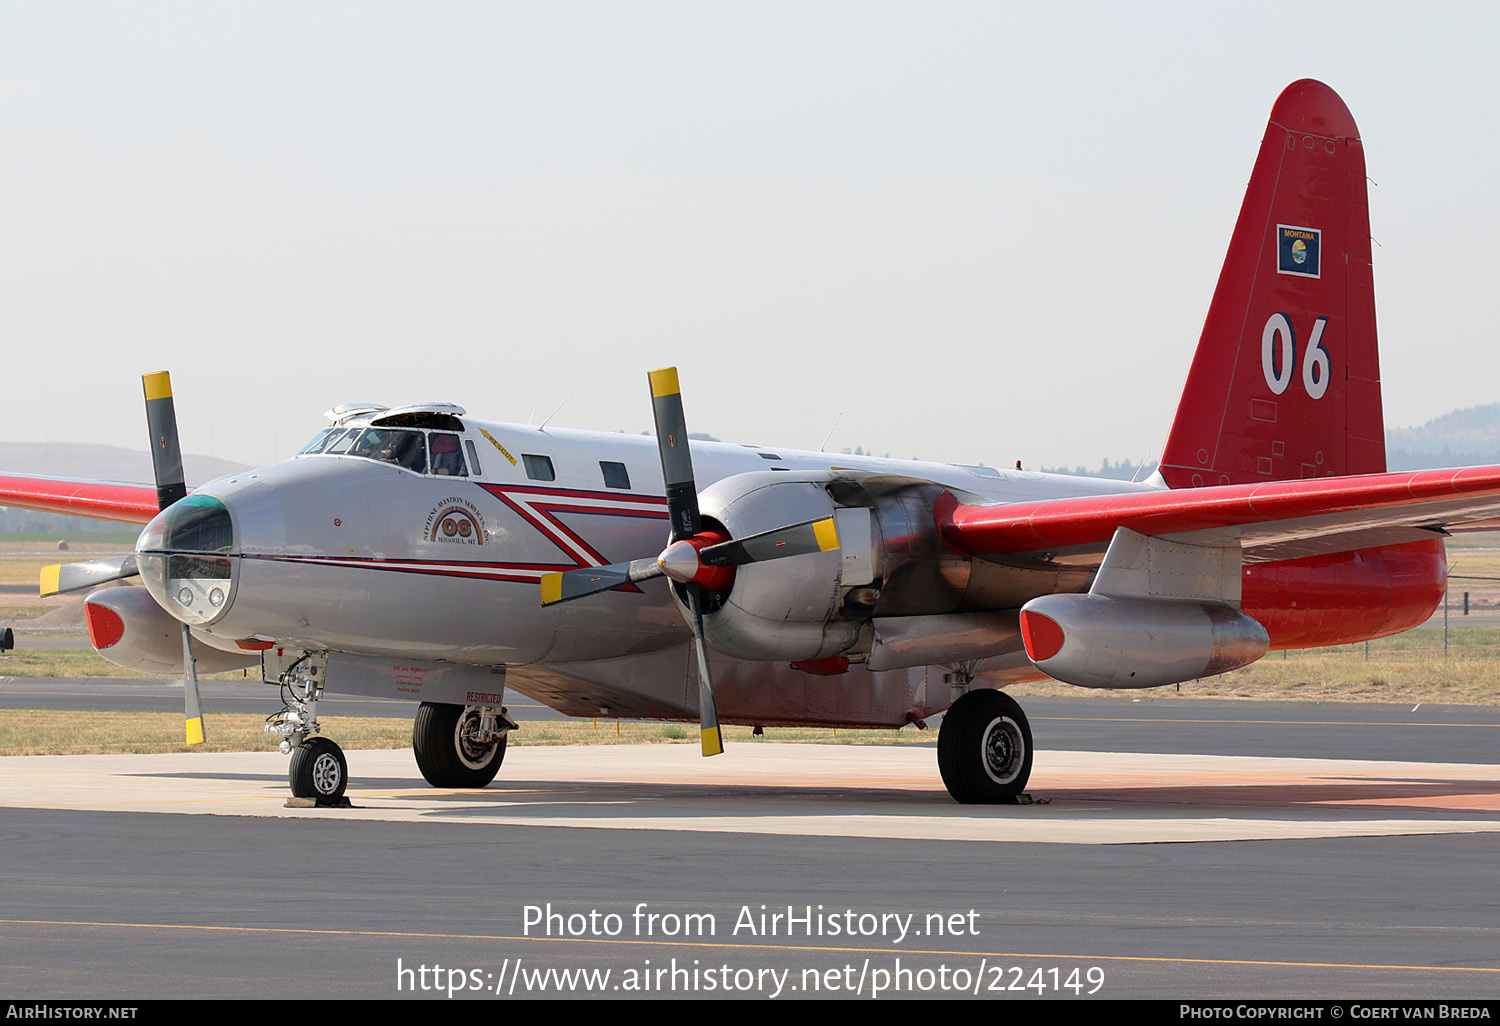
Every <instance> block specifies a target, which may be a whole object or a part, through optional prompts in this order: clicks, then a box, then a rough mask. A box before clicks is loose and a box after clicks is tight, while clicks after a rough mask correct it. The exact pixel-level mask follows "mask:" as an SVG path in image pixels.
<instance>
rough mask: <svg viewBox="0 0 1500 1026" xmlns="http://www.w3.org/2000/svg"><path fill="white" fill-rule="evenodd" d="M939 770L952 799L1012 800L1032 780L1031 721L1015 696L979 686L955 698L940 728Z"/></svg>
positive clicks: (975, 802) (978, 802) (989, 802)
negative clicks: (1029, 721) (1028, 720)
mask: <svg viewBox="0 0 1500 1026" xmlns="http://www.w3.org/2000/svg"><path fill="white" fill-rule="evenodd" d="M938 771H939V772H940V773H942V775H943V783H944V784H945V785H947V787H948V793H949V794H951V795H952V796H953V798H954V800H955V801H959V802H962V803H964V804H965V805H996V804H1001V803H1008V802H1014V801H1015V800H1016V798H1018V797H1019V796H1020V795H1022V794H1024V793H1025V791H1026V783H1027V781H1028V780H1030V779H1031V724H1029V723H1027V722H1026V714H1025V713H1023V712H1022V711H1021V706H1020V705H1019V704H1018V703H1017V702H1016V700H1015V699H1014V698H1011V697H1010V696H1009V695H1007V694H1005V692H1003V691H995V690H993V689H990V688H982V689H979V690H977V691H969V692H967V693H965V694H964V695H963V696H962V697H960V698H959V700H958V701H957V702H954V703H953V706H952V707H951V708H950V709H949V710H948V714H947V715H946V716H944V717H943V725H942V727H941V729H939V731H938Z"/></svg>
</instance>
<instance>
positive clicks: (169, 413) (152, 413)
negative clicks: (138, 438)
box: [141, 371, 187, 509]
mask: <svg viewBox="0 0 1500 1026" xmlns="http://www.w3.org/2000/svg"><path fill="white" fill-rule="evenodd" d="M141 384H142V385H143V386H144V387H145V390H146V426H147V428H149V429H150V431H151V470H152V473H154V474H155V476H156V506H157V508H158V509H166V508H167V507H168V506H170V505H172V503H174V502H176V501H177V500H178V499H180V498H182V497H183V496H184V495H186V494H187V479H186V477H185V475H184V474H183V472H182V449H181V447H180V446H179V445H178V443H177V410H176V407H174V406H173V405H172V376H171V375H170V374H168V373H167V372H166V371H157V372H156V373H154V374H146V375H143V376H142V377H141Z"/></svg>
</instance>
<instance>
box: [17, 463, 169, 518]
mask: <svg viewBox="0 0 1500 1026" xmlns="http://www.w3.org/2000/svg"><path fill="white" fill-rule="evenodd" d="M0 506H16V507H19V508H21V509H37V510H43V511H45V512H48V513H68V514H71V515H72V516H75V517H93V518H94V519H96V520H118V521H122V522H124V523H127V524H145V523H149V522H150V520H151V518H152V517H154V516H156V514H157V513H158V512H159V510H158V508H157V501H156V487H155V486H154V485H143V484H119V483H116V482H113V481H70V480H67V479H65V478H60V477H16V476H13V475H0Z"/></svg>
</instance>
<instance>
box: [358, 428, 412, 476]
mask: <svg viewBox="0 0 1500 1026" xmlns="http://www.w3.org/2000/svg"><path fill="white" fill-rule="evenodd" d="M349 455H350V456H363V457H365V458H366V459H371V460H379V461H381V462H382V463H394V464H396V466H398V467H405V468H406V469H407V470H413V471H416V472H417V473H418V474H425V473H426V472H427V446H426V445H425V444H424V443H423V440H422V432H420V431H399V430H392V429H388V428H366V429H365V431H364V433H363V434H361V435H360V436H359V440H358V441H356V442H355V443H354V444H353V445H352V446H350V447H349Z"/></svg>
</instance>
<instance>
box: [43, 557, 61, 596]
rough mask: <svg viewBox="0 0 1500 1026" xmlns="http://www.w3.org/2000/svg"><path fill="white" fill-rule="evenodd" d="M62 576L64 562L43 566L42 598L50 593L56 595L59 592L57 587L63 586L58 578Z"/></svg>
mask: <svg viewBox="0 0 1500 1026" xmlns="http://www.w3.org/2000/svg"><path fill="white" fill-rule="evenodd" d="M61 576H62V564H61V563H59V564H57V565H56V566H44V567H42V587H41V591H42V598H46V597H47V596H49V595H56V594H57V589H58V588H60V587H62V585H61V584H59V583H58V578H60V577H61Z"/></svg>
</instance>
